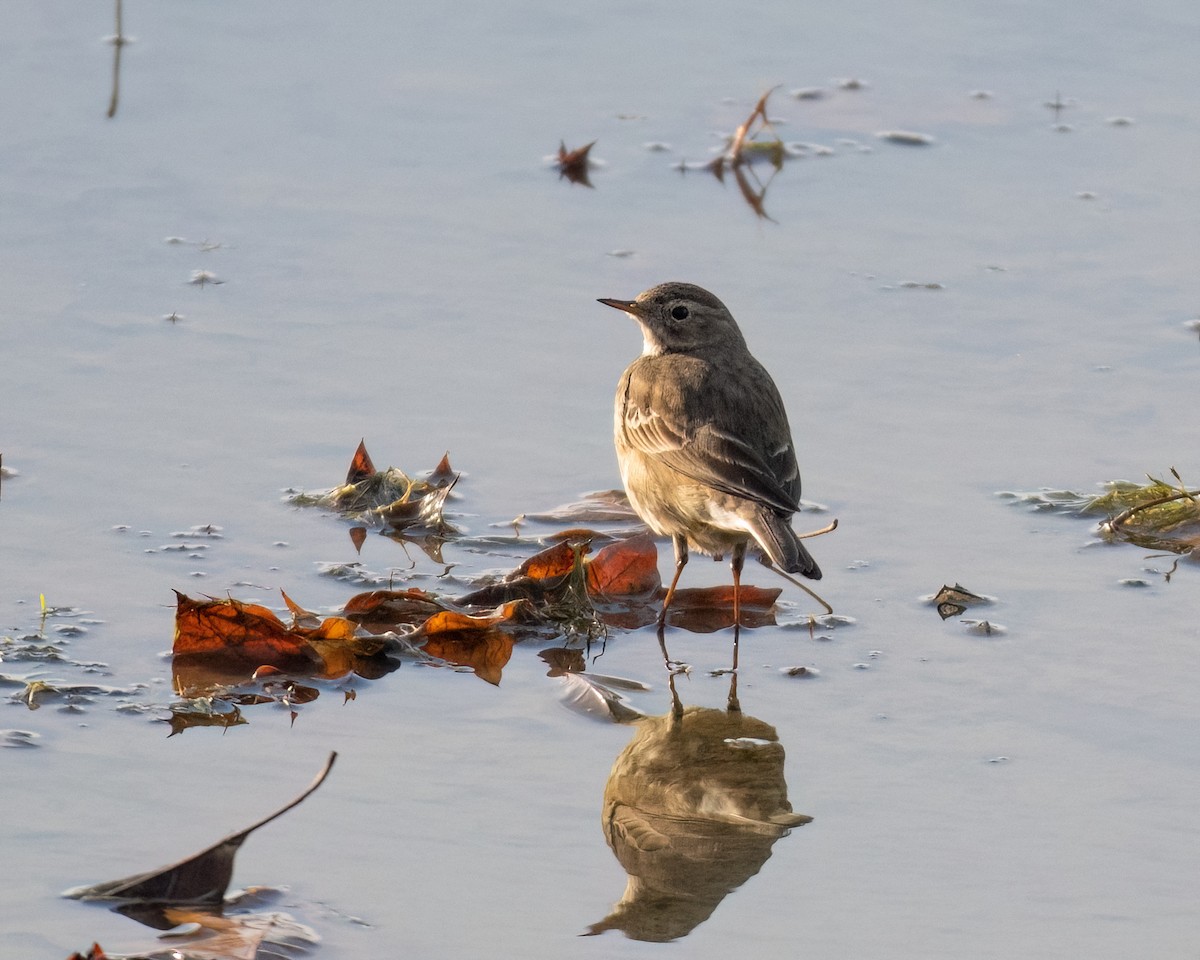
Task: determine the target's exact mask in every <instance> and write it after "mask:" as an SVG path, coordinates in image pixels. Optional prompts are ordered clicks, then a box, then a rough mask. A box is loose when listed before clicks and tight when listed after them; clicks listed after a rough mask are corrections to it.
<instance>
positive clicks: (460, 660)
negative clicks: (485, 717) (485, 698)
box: [423, 614, 515, 686]
mask: <svg viewBox="0 0 1200 960" xmlns="http://www.w3.org/2000/svg"><path fill="white" fill-rule="evenodd" d="M460 616H461V614H460ZM514 642H515V641H514V640H513V637H512V636H511V635H510V634H508V633H505V632H504V631H503V630H500V629H497V628H496V627H488V628H485V629H479V628H478V627H473V628H471V629H469V630H448V631H446V632H440V633H437V634H436V635H434V636H431V637H429V639H428V640H427V641H426V643H425V645H424V647H423V649H424V651H425V652H426V653H427V654H429V655H430V656H433V657H439V658H440V659H442V660H446V661H448V662H450V663H456V664H459V665H461V666H464V667H470V668H471V669H472V670H474V671H475V676H477V677H479V678H480V679H481V680H486V681H487V682H488V683H490V684H493V685H494V686H499V685H500V674H501V672H502V671H503V669H504V666H505V664H507V663H508V661H509V659H510V658H511V657H512V650H513V644H514Z"/></svg>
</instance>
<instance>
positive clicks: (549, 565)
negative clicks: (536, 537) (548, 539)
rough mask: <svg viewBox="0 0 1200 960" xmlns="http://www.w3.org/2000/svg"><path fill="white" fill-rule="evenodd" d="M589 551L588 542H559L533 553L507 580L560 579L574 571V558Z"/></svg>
mask: <svg viewBox="0 0 1200 960" xmlns="http://www.w3.org/2000/svg"><path fill="white" fill-rule="evenodd" d="M589 550H591V543H590V542H588V541H583V542H578V541H573V540H567V539H563V540H559V542H558V543H556V544H554V545H553V546H551V547H547V548H546V549H545V550H542V551H541V552H540V553H535V554H534V555H533V556H532V557H530V558H529V559H528V560H526V561H525V562H524V563H522V564H521V565H520V566H519V567H517V569H516V570H515V571H514V572H513V573H511V574H509V576H508V578H507V579H510V580H512V579H516V578H517V577H532V578H533V579H535V580H544V579H547V578H550V577H561V576H563V575H564V574H568V573H570V572H571V570H572V569H574V567H575V560H576V557H578V556H580V555H581V554H586V553H587V552H588V551H589Z"/></svg>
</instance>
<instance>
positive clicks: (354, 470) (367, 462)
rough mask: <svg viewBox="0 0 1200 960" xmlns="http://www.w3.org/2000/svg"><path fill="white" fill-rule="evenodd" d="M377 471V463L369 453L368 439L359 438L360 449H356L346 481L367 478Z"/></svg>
mask: <svg viewBox="0 0 1200 960" xmlns="http://www.w3.org/2000/svg"><path fill="white" fill-rule="evenodd" d="M375 472H376V470H375V464H373V463H372V462H371V455H370V454H369V453H367V441H366V440H365V439H363V440H359V441H358V449H357V450H355V451H354V457H353V459H351V461H350V469H349V470H348V471H346V483H358V482H359V481H360V480H366V479H367V477H369V476H371V475H372V474H373V473H375Z"/></svg>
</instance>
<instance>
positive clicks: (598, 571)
mask: <svg viewBox="0 0 1200 960" xmlns="http://www.w3.org/2000/svg"><path fill="white" fill-rule="evenodd" d="M661 586H662V577H661V576H660V575H659V572H658V547H657V546H655V543H654V538H653V537H651V536H649V535H648V534H644V535H642V536H638V537H630V538H629V539H628V540H618V541H617V542H616V543H610V544H609V545H608V546H606V547H604V548H603V549H602V550H601V551H600V552H599V553H597V554H596V556H595V557H593V558H592V559H591V560H589V561H588V564H587V587H588V593H589V594H591V595H592V596H593V597H594V598H596V597H600V598H611V597H626V598H628V597H637V596H642V595H645V594H652V593H655V592H656V591H657V590H658V589H659V588H660V587H661Z"/></svg>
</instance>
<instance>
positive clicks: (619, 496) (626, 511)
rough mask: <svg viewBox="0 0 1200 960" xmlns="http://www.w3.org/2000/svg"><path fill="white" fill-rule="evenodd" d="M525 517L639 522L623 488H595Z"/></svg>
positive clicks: (568, 520) (582, 521) (554, 520)
mask: <svg viewBox="0 0 1200 960" xmlns="http://www.w3.org/2000/svg"><path fill="white" fill-rule="evenodd" d="M526 518H527V519H529V520H537V521H540V522H543V523H608V522H617V523H625V522H636V523H639V524H640V523H641V519H640V518H639V517H638V515H637V513H635V512H634V509H633V507H632V506H630V504H629V498H628V497H627V496H626V495H625V491H623V490H597V491H594V492H592V493H587V494H584V496H583V499H582V500H577V501H575V502H574V503H567V504H564V505H562V506H560V507H555V508H553V509H552V510H546V511H543V512H542V513H530V514H526Z"/></svg>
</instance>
